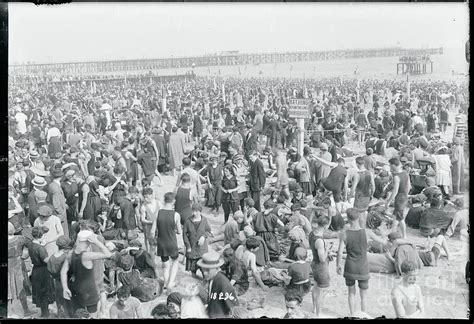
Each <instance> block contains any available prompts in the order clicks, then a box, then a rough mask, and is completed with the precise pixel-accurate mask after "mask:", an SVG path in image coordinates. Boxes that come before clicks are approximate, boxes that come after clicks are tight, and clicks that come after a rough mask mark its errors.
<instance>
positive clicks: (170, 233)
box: [150, 174, 192, 289]
mask: <svg viewBox="0 0 474 324" xmlns="http://www.w3.org/2000/svg"><path fill="white" fill-rule="evenodd" d="M186 175H187V174H184V175H183V176H186ZM187 176H188V177H189V175H187ZM175 197H176V196H175V194H174V193H172V192H167V193H166V194H165V196H164V206H163V208H162V209H160V211H159V212H158V216H157V217H156V219H155V221H154V222H153V224H152V225H151V231H150V233H153V235H154V237H153V241H154V240H156V245H157V255H158V256H160V257H161V261H162V264H163V271H164V274H163V275H164V286H163V289H166V288H167V287H169V288H172V287H174V285H175V282H174V281H175V279H176V274H177V272H178V265H179V263H178V257H179V250H178V240H177V235H182V234H181V233H182V232H181V218H180V216H179V214H178V213H177V212H176V211H175V202H176V199H175ZM191 213H192V211H191ZM170 258H171V264H170V262H169V259H170Z"/></svg>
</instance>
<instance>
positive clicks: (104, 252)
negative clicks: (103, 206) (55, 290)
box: [61, 230, 112, 318]
mask: <svg viewBox="0 0 474 324" xmlns="http://www.w3.org/2000/svg"><path fill="white" fill-rule="evenodd" d="M91 244H95V245H96V246H97V247H98V248H100V250H101V251H100V252H92V246H91ZM111 256H112V253H111V252H110V251H109V249H107V247H106V246H105V245H104V244H102V243H101V242H100V241H99V239H98V238H97V235H95V234H94V233H93V232H92V231H90V230H82V231H80V232H79V233H78V234H77V239H76V246H75V248H74V250H72V251H70V252H69V253H68V255H67V258H66V261H65V262H64V263H63V266H62V268H61V284H62V286H63V297H64V299H67V300H72V302H73V304H74V306H75V308H76V309H77V308H85V309H87V311H88V312H89V313H91V317H92V318H96V316H97V306H98V302H99V299H100V295H99V287H97V284H96V281H95V275H94V269H93V266H94V262H93V261H94V260H102V259H108V258H110V257H111ZM69 270H71V271H70V276H69V278H68V273H69ZM72 278H74V281H73V280H72ZM68 279H69V280H68Z"/></svg>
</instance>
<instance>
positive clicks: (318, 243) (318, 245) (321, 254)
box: [314, 239, 329, 262]
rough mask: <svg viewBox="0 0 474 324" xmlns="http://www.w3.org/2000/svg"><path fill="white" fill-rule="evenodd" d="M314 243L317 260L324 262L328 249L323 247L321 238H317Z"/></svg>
mask: <svg viewBox="0 0 474 324" xmlns="http://www.w3.org/2000/svg"><path fill="white" fill-rule="evenodd" d="M314 245H315V247H316V251H318V257H319V261H320V262H326V260H327V257H328V253H329V249H325V248H324V243H323V240H319V239H318V240H316V242H315V243H314Z"/></svg>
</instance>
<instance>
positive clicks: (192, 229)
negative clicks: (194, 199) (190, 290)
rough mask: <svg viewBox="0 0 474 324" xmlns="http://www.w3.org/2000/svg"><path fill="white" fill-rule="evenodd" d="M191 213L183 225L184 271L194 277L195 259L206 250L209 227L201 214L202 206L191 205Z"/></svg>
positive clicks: (199, 257) (209, 234) (196, 267)
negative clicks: (189, 272)
mask: <svg viewBox="0 0 474 324" xmlns="http://www.w3.org/2000/svg"><path fill="white" fill-rule="evenodd" d="M192 211H193V215H192V216H191V218H188V219H187V220H186V222H185V223H184V227H183V241H184V245H185V246H186V271H191V274H192V276H193V277H194V278H196V272H197V270H198V266H197V261H198V260H199V259H201V256H202V255H203V254H204V253H206V252H207V251H208V247H207V238H208V237H209V236H211V235H212V234H211V227H210V226H209V223H208V221H207V219H206V218H205V217H203V216H202V215H201V212H202V206H201V205H200V204H193V205H192Z"/></svg>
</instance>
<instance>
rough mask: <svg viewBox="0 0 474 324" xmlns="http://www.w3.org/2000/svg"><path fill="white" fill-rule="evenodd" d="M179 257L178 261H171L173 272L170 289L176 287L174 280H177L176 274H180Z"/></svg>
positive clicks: (169, 283)
mask: <svg viewBox="0 0 474 324" xmlns="http://www.w3.org/2000/svg"><path fill="white" fill-rule="evenodd" d="M178 260H179V257H178V258H176V259H171V269H170V270H171V271H170V275H169V282H168V288H172V287H174V285H175V283H174V280H175V279H176V274H177V273H178V265H179V262H178Z"/></svg>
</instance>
